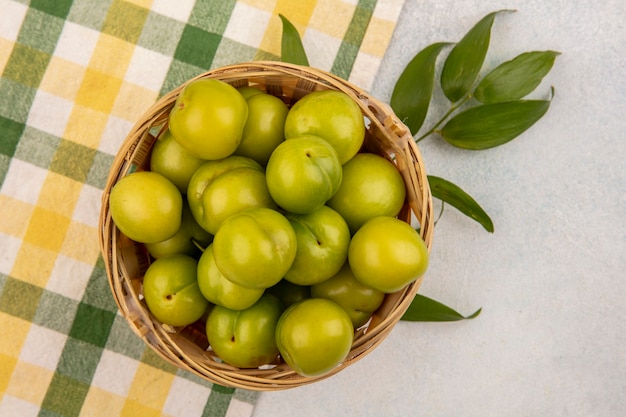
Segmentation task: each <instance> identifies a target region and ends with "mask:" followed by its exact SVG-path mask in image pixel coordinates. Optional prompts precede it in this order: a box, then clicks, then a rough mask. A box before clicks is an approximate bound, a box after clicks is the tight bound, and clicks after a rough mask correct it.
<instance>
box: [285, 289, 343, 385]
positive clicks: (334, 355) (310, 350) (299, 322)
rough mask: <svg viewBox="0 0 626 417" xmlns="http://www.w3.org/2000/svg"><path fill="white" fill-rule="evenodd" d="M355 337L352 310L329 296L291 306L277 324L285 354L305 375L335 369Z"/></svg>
mask: <svg viewBox="0 0 626 417" xmlns="http://www.w3.org/2000/svg"><path fill="white" fill-rule="evenodd" d="M353 340H354V328H353V326H352V321H351V320H350V317H349V316H348V313H346V311H345V310H344V309H343V308H341V307H340V306H339V305H338V304H336V303H335V302H333V301H330V300H327V299H325V298H309V299H307V300H303V301H300V302H298V303H296V304H293V305H291V306H290V307H288V308H287V309H286V310H285V312H284V313H283V314H282V315H281V316H280V319H279V320H278V325H277V326H276V345H277V346H278V350H279V352H280V355H281V357H282V358H283V359H284V360H285V362H286V363H287V364H288V365H289V366H290V367H291V368H292V369H293V370H294V371H296V372H297V373H298V374H300V375H303V376H319V375H324V374H326V373H328V372H330V371H332V370H333V369H334V368H335V367H337V366H338V365H339V364H340V363H341V362H343V361H344V360H345V359H346V357H347V356H348V353H350V349H351V347H352V342H353Z"/></svg>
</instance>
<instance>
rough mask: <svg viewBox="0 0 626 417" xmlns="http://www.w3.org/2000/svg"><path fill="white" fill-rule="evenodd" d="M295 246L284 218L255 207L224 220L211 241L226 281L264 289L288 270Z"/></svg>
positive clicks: (276, 281) (294, 238) (274, 282)
mask: <svg viewBox="0 0 626 417" xmlns="http://www.w3.org/2000/svg"><path fill="white" fill-rule="evenodd" d="M296 244H297V241H296V234H295V232H294V231H293V228H292V227H291V224H290V223H289V221H288V220H287V219H286V218H285V216H283V215H282V214H280V213H279V212H277V211H275V210H272V209H268V208H265V207H257V208H252V209H248V210H246V211H243V212H240V213H237V214H234V215H232V216H230V217H229V218H227V219H226V220H224V222H223V223H222V226H221V227H220V228H219V230H218V231H217V233H216V234H215V237H214V239H213V255H214V257H215V263H216V264H217V267H218V268H219V270H220V271H221V272H222V274H223V275H224V276H225V277H226V278H227V279H228V280H230V281H232V282H234V283H236V284H239V285H242V286H244V287H248V288H254V289H266V288H269V287H271V286H273V285H275V284H277V283H278V281H280V280H281V279H282V278H283V276H284V275H285V273H286V272H287V270H289V268H290V267H291V264H292V263H293V260H294V258H295V257H296Z"/></svg>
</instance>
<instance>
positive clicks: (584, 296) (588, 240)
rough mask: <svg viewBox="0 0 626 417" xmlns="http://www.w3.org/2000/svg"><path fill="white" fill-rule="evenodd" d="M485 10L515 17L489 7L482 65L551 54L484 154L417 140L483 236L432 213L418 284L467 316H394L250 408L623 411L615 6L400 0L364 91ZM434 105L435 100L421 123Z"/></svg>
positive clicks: (449, 214) (620, 62)
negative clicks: (381, 337)
mask: <svg viewBox="0 0 626 417" xmlns="http://www.w3.org/2000/svg"><path fill="white" fill-rule="evenodd" d="M500 9H515V10H517V11H516V12H515V13H507V14H500V15H498V16H497V17H496V21H495V24H494V26H493V30H492V47H491V49H490V52H489V55H488V57H487V61H486V68H487V67H492V66H493V65H495V64H497V63H499V62H502V61H504V60H508V59H511V58H513V57H514V56H515V55H517V54H519V53H521V52H525V51H530V50H548V49H550V50H556V51H560V52H561V53H562V54H561V55H560V56H559V57H558V58H557V60H556V63H555V65H554V67H553V69H552V71H551V72H550V74H549V75H548V77H547V78H546V79H545V80H544V83H542V84H541V85H540V86H539V88H538V90H537V91H536V93H535V94H533V96H535V97H538V98H547V97H548V96H549V90H550V86H554V88H555V91H556V95H555V97H554V99H553V101H552V104H551V107H550V110H549V111H548V113H547V114H546V115H545V116H544V118H543V119H541V120H540V121H539V122H538V123H537V124H536V125H534V126H533V127H532V128H531V129H530V130H528V131H527V132H526V133H524V134H523V135H522V136H520V137H519V138H517V139H515V140H514V141H512V142H510V143H508V144H506V145H504V146H501V147H499V148H495V149H492V150H488V151H478V152H470V151H461V150H458V149H456V148H453V147H451V146H449V145H447V144H446V143H445V142H443V141H442V140H440V139H439V138H437V137H431V138H429V139H426V140H425V141H424V142H421V145H422V153H423V155H424V158H425V161H426V165H427V169H428V171H429V173H431V174H434V175H438V176H441V177H444V178H447V179H448V180H451V181H453V182H455V183H456V184H458V185H460V186H461V187H462V188H464V189H465V190H466V191H468V192H469V193H470V194H471V195H472V196H474V197H475V198H476V200H478V202H479V203H480V204H481V205H482V206H483V208H484V209H485V210H486V211H487V212H488V213H489V214H490V215H491V218H492V219H493V221H494V223H495V233H494V234H490V233H487V232H486V231H484V230H483V229H482V228H481V226H480V225H478V223H475V222H473V221H471V220H469V219H468V218H466V217H465V216H463V215H461V214H460V213H458V212H457V211H455V210H454V209H452V208H448V209H447V210H446V211H445V213H444V215H443V217H442V219H441V220H440V222H439V223H438V224H437V227H436V230H435V240H434V246H433V250H432V261H431V266H430V269H429V271H428V273H427V276H426V278H425V281H424V284H423V285H422V287H421V289H420V292H421V293H422V294H424V295H427V296H430V297H432V298H435V299H437V300H440V301H442V302H444V303H446V304H448V305H450V306H452V307H454V308H456V309H457V310H458V311H460V312H461V313H463V314H469V313H471V312H473V311H474V310H476V309H477V308H479V307H482V308H483V312H482V314H481V315H480V316H479V317H478V318H477V319H475V320H469V321H463V322H454V323H406V322H401V323H399V324H398V325H397V326H396V327H395V328H394V330H393V332H392V333H391V335H390V336H389V337H388V338H387V339H386V340H385V342H384V343H383V344H382V345H381V346H380V347H378V348H377V349H376V350H375V351H374V352H372V353H370V354H369V355H368V356H367V357H366V358H364V359H363V360H361V361H359V362H357V363H356V364H355V365H353V366H351V367H349V368H347V369H346V370H344V371H342V372H340V373H339V374H337V375H336V376H333V377H331V378H329V379H327V380H324V381H322V382H318V383H315V384H312V385H309V386H305V387H301V388H297V389H293V390H288V391H282V392H276V393H263V394H261V397H260V400H259V402H258V405H257V407H256V409H255V413H254V415H255V416H256V417H279V416H300V417H306V416H324V415H328V416H388V417H389V416H463V417H479V416H480V417H485V416H486V417H489V416H507V417H511V416H520V417H525V416H550V417H556V416H622V415H624V413H625V412H626V411H625V410H626V313H625V308H624V306H625V304H626V299H625V296H626V280H625V278H626V274H625V272H624V271H625V270H626V104H625V103H626V29H625V24H626V23H625V22H626V3H624V2H623V1H619V0H609V1H604V2H595V1H590V0H584V1H569V2H566V1H556V0H532V1H508V2H505V1H495V0H494V1H485V0H472V1H463V2H460V1H452V0H420V1H416V0H408V1H407V4H406V5H405V8H404V10H403V12H402V17H401V19H400V23H399V26H398V28H397V30H396V33H395V35H394V39H393V42H392V44H391V47H390V50H389V52H388V54H387V56H386V57H385V59H384V61H383V66H382V69H381V71H380V73H379V76H378V79H377V81H376V83H375V85H374V87H373V89H372V92H373V93H374V95H375V96H376V97H378V98H380V99H382V100H385V101H388V100H389V97H390V95H391V91H392V89H393V84H394V82H395V80H396V79H397V77H398V76H399V74H400V72H401V70H402V69H403V68H404V66H405V65H406V64H407V63H408V62H409V60H410V59H411V58H412V57H413V56H414V55H415V54H416V53H417V52H418V51H419V50H421V49H422V48H424V47H425V46H427V45H429V44H431V43H434V42H438V41H452V42H454V41H458V40H460V39H461V37H462V36H463V35H464V34H465V33H466V32H467V30H469V28H470V27H471V26H473V25H474V24H475V23H476V22H478V20H480V18H482V17H483V16H484V15H486V14H487V13H489V12H492V11H495V10H500ZM443 56H444V54H442V55H441V57H443ZM443 110H444V102H443V100H442V99H441V98H440V97H436V100H435V102H434V106H433V108H432V113H431V114H429V120H431V121H432V119H433V118H434V117H435V116H436V114H441V111H443ZM427 123H428V121H427Z"/></svg>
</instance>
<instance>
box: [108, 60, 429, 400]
mask: <svg viewBox="0 0 626 417" xmlns="http://www.w3.org/2000/svg"><path fill="white" fill-rule="evenodd" d="M197 78H216V79H219V80H222V81H224V82H227V83H229V84H231V85H233V86H234V87H242V86H248V85H250V86H256V87H258V88H261V89H262V90H264V91H266V92H268V93H269V94H272V95H274V96H277V97H280V98H281V99H283V100H284V101H285V103H286V104H287V105H289V106H290V105H292V104H293V103H294V102H295V101H297V100H298V99H299V98H301V97H302V96H304V95H305V94H307V93H310V92H312V91H317V90H326V89H333V90H340V91H343V92H344V93H346V94H348V95H349V96H350V97H351V98H352V99H353V100H354V101H355V102H356V103H357V104H358V105H359V106H360V108H361V110H362V112H363V115H364V117H365V119H366V120H367V132H366V138H365V143H364V150H365V151H367V152H372V153H376V154H379V155H382V156H385V157H386V158H388V159H389V160H391V161H393V162H394V163H395V165H396V167H397V169H398V170H399V172H400V173H401V174H402V177H403V178H404V182H405V184H406V188H407V200H406V203H405V206H404V207H403V209H402V211H401V213H400V215H399V216H398V217H399V218H400V219H402V220H404V221H406V222H408V223H413V224H415V223H417V224H418V225H419V227H420V234H421V236H422V238H423V239H424V241H425V242H426V245H427V247H428V248H429V250H430V247H431V242H432V238H433V228H434V227H433V209H432V197H431V194H430V189H429V187H428V182H427V178H426V171H425V169H424V164H423V161H422V157H421V154H420V152H419V149H418V148H417V146H416V144H415V141H414V140H413V137H412V136H411V134H410V132H409V130H408V129H407V127H406V126H405V125H404V124H402V123H401V122H400V120H399V119H398V118H397V117H396V116H395V115H394V114H393V111H392V110H391V109H390V108H389V106H387V105H386V104H384V103H381V102H379V101H378V100H376V99H374V98H372V97H370V96H369V95H368V94H367V93H366V92H364V91H362V90H361V89H359V88H357V87H355V86H353V85H351V84H350V83H348V82H346V81H345V80H342V79H341V78H338V77H336V76H334V75H332V74H330V73H327V72H324V71H320V70H316V69H313V68H310V67H301V66H296V65H291V64H285V63H281V62H263V61H259V62H250V63H244V64H238V65H231V66H227V67H222V68H218V69H215V70H212V71H209V72H206V73H204V74H201V75H199V76H198V77H196V78H194V79H192V80H189V81H187V82H186V83H184V84H182V85H180V86H179V87H178V88H176V89H174V90H173V91H171V92H170V93H168V94H167V95H165V96H163V97H162V98H161V99H160V100H158V101H157V102H156V103H155V104H154V105H153V106H152V107H151V108H149V109H148V110H147V111H146V113H145V114H144V115H143V116H142V118H141V119H140V120H139V121H138V122H137V123H136V124H135V126H134V127H133V128H132V129H131V131H130V133H129V134H128V136H127V137H126V139H125V141H124V142H123V144H122V146H121V148H120V150H119V152H118V154H117V156H116V158H115V159H114V162H113V165H112V167H111V171H110V174H109V177H108V180H107V184H106V187H105V189H104V193H103V197H102V209H101V212H100V219H99V226H100V236H99V237H100V247H101V251H102V255H103V257H104V261H105V264H106V269H107V275H108V279H109V284H110V286H111V291H112V293H113V296H114V298H115V301H116V302H117V305H118V306H119V309H120V312H121V314H122V315H123V316H124V317H125V318H126V319H127V321H128V323H129V325H130V327H131V328H132V329H133V331H134V332H135V333H136V334H137V335H138V336H139V337H141V338H142V339H143V340H144V341H145V343H146V344H148V345H149V346H150V347H151V348H152V349H153V350H154V351H155V352H156V353H157V354H159V355H160V356H161V357H162V358H164V359H165V360H166V361H168V362H169V363H172V364H173V365H175V366H177V367H179V368H182V369H185V370H188V371H190V372H192V373H195V374H197V375H199V376H201V377H202V378H205V379H207V380H209V381H211V382H214V383H217V384H220V385H224V386H229V387H234V388H246V389H251V390H257V391H271V390H281V389H287V388H293V387H297V386H300V385H304V384H309V383H312V382H315V381H318V380H321V379H324V378H327V377H329V376H331V375H333V374H335V373H337V372H339V371H340V370H342V369H344V368H345V367H347V366H349V365H350V364H352V363H354V362H356V361H357V360H359V359H361V358H363V357H364V356H365V355H366V354H367V353H368V352H370V351H371V350H372V349H374V348H375V347H376V346H378V344H380V343H381V342H382V341H383V340H384V339H385V338H386V336H387V335H388V334H389V333H390V332H391V330H392V328H393V327H394V325H395V324H396V323H397V322H398V321H399V320H400V318H401V317H402V315H403V314H404V312H405V311H406V309H407V308H408V306H409V305H410V303H411V301H412V299H413V297H414V296H415V294H416V293H417V290H418V288H419V285H420V284H421V278H420V279H418V280H417V281H414V282H412V283H411V284H409V285H408V286H406V287H405V288H404V289H402V290H401V291H399V292H397V293H394V294H388V295H386V297H385V300H384V302H383V304H382V305H381V307H380V308H379V309H378V310H377V311H376V312H375V313H374V315H373V317H372V319H371V320H370V321H369V323H368V324H366V325H365V326H363V327H361V328H360V329H358V330H357V331H356V333H355V337H354V343H353V346H352V349H351V351H350V353H349V355H348V357H347V358H346V360H345V361H344V362H343V363H342V364H340V365H339V366H338V367H336V368H335V369H334V370H333V371H331V372H330V373H328V374H325V375H322V376H318V377H303V376H300V375H298V374H297V373H295V372H294V371H293V370H292V369H291V368H290V367H289V366H288V365H287V364H285V363H284V362H283V361H281V360H280V358H278V359H277V361H276V362H275V363H273V364H270V365H267V366H263V367H261V368H258V369H238V368H235V367H232V366H230V365H227V364H224V363H222V362H221V361H220V360H219V359H217V358H216V356H215V355H214V354H213V352H212V351H211V350H210V348H209V346H208V342H207V339H206V335H205V329H204V324H203V323H202V322H198V323H196V324H194V325H191V326H186V327H184V328H173V327H171V326H167V325H163V324H161V323H160V322H158V321H157V320H156V319H155V318H154V317H153V316H152V315H151V314H150V313H149V311H148V309H147V307H146V304H145V301H144V300H143V296H142V280H143V274H144V272H145V270H146V268H147V267H148V265H149V264H150V262H151V259H150V256H149V254H148V252H147V250H146V249H145V247H144V245H142V244H139V243H136V242H134V241H132V240H130V239H129V238H127V237H126V236H124V235H123V234H121V233H120V231H119V230H118V228H117V227H116V226H115V224H114V222H113V221H112V219H111V214H110V212H109V194H110V191H111V188H112V187H113V185H115V183H116V182H117V181H118V180H119V179H121V178H122V177H124V176H125V175H126V174H128V173H129V172H131V171H133V170H144V169H149V162H150V151H151V149H152V145H153V144H154V141H155V140H156V137H157V136H158V133H159V132H160V131H161V130H162V129H163V128H164V127H165V126H167V120H168V116H169V113H170V110H171V109H172V107H173V105H174V102H175V100H176V98H177V97H178V95H179V93H180V92H181V90H182V89H183V88H184V87H185V86H186V85H187V84H188V83H189V82H191V81H193V80H195V79H197Z"/></svg>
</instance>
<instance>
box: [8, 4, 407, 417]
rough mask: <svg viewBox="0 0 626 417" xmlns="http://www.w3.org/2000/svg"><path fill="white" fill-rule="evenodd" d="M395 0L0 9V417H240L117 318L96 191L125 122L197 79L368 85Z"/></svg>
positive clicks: (241, 397)
mask: <svg viewBox="0 0 626 417" xmlns="http://www.w3.org/2000/svg"><path fill="white" fill-rule="evenodd" d="M402 3H403V0H378V1H377V0H345V1H338V0H336V1H333V0H317V1H315V0H304V1H297V2H295V1H289V0H240V1H222V0H206V1H197V2H194V1H182V0H128V1H123V0H105V1H103V0H76V1H71V0H32V1H30V2H29V1H26V0H23V1H12V0H0V75H1V76H0V216H1V217H0V329H1V334H0V416H2V417H17V416H19V417H28V416H79V415H80V416H107V417H111V416H116V415H128V416H157V415H165V416H186V417H192V416H249V415H251V414H252V412H253V409H254V404H255V401H256V398H257V395H258V394H257V393H255V392H250V391H246V390H240V389H237V390H233V389H231V388H225V387H221V386H217V385H212V384H210V383H208V382H206V381H204V380H201V379H200V378H198V377H196V376H194V375H192V374H190V373H188V372H185V371H181V370H178V369H175V368H174V367H173V366H171V365H170V364H168V363H166V362H164V361H163V360H162V359H161V358H160V357H158V356H157V355H156V354H155V353H154V352H153V351H152V350H151V349H150V348H147V347H146V346H145V345H144V344H143V342H142V341H141V340H140V339H139V338H138V337H136V336H135V334H134V333H132V331H131V330H130V328H129V326H128V325H127V323H126V320H125V319H124V318H123V317H122V316H120V315H119V313H118V311H117V308H116V305H115V303H114V301H113V298H112V296H111V293H110V289H109V286H108V281H107V277H106V274H105V270H104V265H103V261H102V258H101V256H100V253H99V247H98V239H97V236H98V230H97V229H98V215H99V211H100V201H101V193H102V189H103V187H104V185H105V182H106V179H107V175H108V171H109V167H110V165H111V163H112V161H113V158H114V155H115V153H116V151H117V149H118V147H119V145H120V143H121V142H122V140H123V139H124V138H125V136H126V134H127V132H128V131H129V130H130V129H131V127H132V125H133V123H134V122H135V121H136V120H137V119H138V118H139V117H140V116H141V115H142V113H143V112H144V111H145V110H146V109H147V108H148V107H149V106H150V105H151V104H152V103H154V102H155V101H156V100H157V99H158V98H159V97H160V96H161V95H163V94H164V93H166V92H168V91H170V90H171V89H173V88H174V87H176V86H177V85H179V84H180V83H182V82H183V81H185V80H187V79H189V78H191V77H193V76H195V75H197V74H199V73H201V72H204V71H206V70H208V69H210V68H215V67H219V66H222V65H226V64H233V63H238V62H244V61H250V60H255V59H278V56H279V54H280V36H281V31H282V25H281V22H280V19H279V18H278V14H279V13H281V14H283V15H285V16H286V17H287V18H288V19H289V20H290V21H291V22H292V23H294V25H295V26H296V27H297V28H298V29H299V30H300V32H301V33H302V34H303V42H304V45H305V48H306V49H307V53H308V55H309V59H310V62H311V65H312V66H315V67H318V68H322V69H326V70H330V71H332V72H334V73H336V74H338V75H340V76H342V77H344V78H346V79H348V80H350V81H352V82H353V83H355V84H357V85H359V86H360V87H362V88H364V89H366V90H367V89H369V88H370V87H371V86H372V83H373V82H374V79H375V75H376V71H377V69H378V66H379V63H380V61H381V59H382V57H383V54H384V52H385V48H386V47H387V45H388V43H389V41H390V39H391V35H392V32H393V29H394V27H395V22H396V19H397V17H398V15H399V13H400V11H401V8H402Z"/></svg>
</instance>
